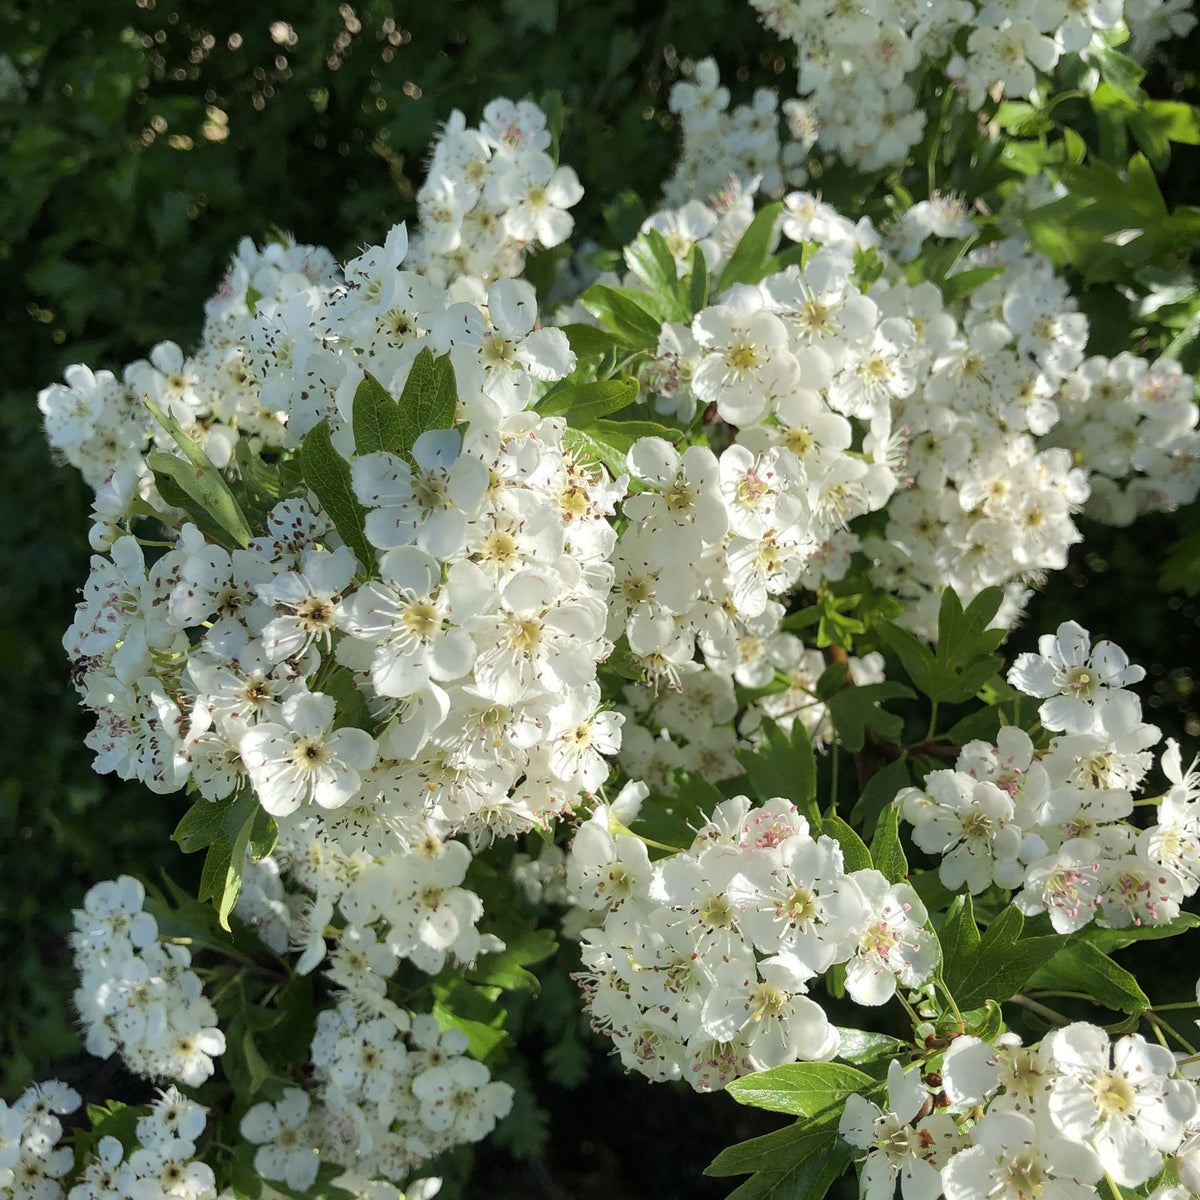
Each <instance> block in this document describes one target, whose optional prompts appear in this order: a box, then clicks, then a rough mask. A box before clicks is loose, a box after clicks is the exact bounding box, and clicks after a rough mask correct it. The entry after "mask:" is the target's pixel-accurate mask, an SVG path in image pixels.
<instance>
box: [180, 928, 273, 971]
mask: <svg viewBox="0 0 1200 1200" xmlns="http://www.w3.org/2000/svg"><path fill="white" fill-rule="evenodd" d="M159 940H160V941H164V942H170V943H172V944H173V945H175V946H187V947H189V948H196V949H199V950H215V951H216V952H217V953H218V954H223V955H224V956H225V957H226V958H232V959H234V960H235V961H236V962H239V963H241V964H242V966H244V967H245V968H246V970H247V971H253V972H254V974H255V975H261V976H262V977H263V978H264V979H283V978H284V976H283V975H281V974H280V973H279V972H278V971H272V970H271V968H270V967H265V966H263V964H262V963H259V962H255V960H254V959H252V958H251V957H250V956H249V955H246V954H243V953H242V952H241V951H240V950H235V949H234V948H233V947H232V946H226V945H225V944H224V943H222V942H209V941H206V940H205V939H204V938H197V937H167V938H161V939H159Z"/></svg>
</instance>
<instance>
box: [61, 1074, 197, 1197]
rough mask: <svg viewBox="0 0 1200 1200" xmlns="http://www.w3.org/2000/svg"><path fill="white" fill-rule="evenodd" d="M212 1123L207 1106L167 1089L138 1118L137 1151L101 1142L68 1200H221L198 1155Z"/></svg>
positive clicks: (117, 1142) (111, 1141) (115, 1141)
mask: <svg viewBox="0 0 1200 1200" xmlns="http://www.w3.org/2000/svg"><path fill="white" fill-rule="evenodd" d="M207 1118H208V1109H206V1108H205V1107H204V1106H203V1105H200V1104H197V1103H196V1102H195V1101H194V1100H188V1099H187V1098H185V1097H184V1096H182V1095H180V1093H179V1092H178V1091H177V1090H176V1089H175V1088H173V1087H172V1088H168V1089H167V1090H166V1091H165V1092H163V1093H162V1094H161V1095H160V1096H159V1097H157V1098H156V1099H155V1100H154V1101H152V1102H151V1104H150V1111H149V1112H147V1113H145V1114H144V1115H143V1116H140V1117H139V1118H138V1121H137V1126H136V1132H137V1147H136V1148H135V1149H133V1150H131V1151H129V1152H128V1153H127V1152H126V1150H125V1147H124V1146H123V1145H122V1143H121V1141H120V1140H119V1139H117V1138H116V1137H113V1136H112V1135H111V1134H106V1135H104V1136H103V1137H101V1138H100V1140H99V1141H98V1142H97V1144H96V1148H95V1150H94V1151H93V1153H92V1155H91V1157H90V1158H89V1159H88V1161H87V1162H86V1163H85V1164H84V1167H83V1169H82V1171H80V1172H79V1176H78V1182H77V1183H76V1184H75V1186H74V1187H72V1188H71V1190H70V1191H69V1192H68V1193H67V1200H167V1198H168V1197H176V1198H178V1200H216V1196H217V1189H216V1180H215V1177H214V1175H213V1170H212V1167H210V1166H209V1165H208V1164H207V1163H204V1162H201V1161H199V1159H198V1157H197V1153H196V1143H197V1141H198V1140H199V1139H200V1137H201V1136H202V1135H203V1133H204V1130H205V1125H206V1122H207Z"/></svg>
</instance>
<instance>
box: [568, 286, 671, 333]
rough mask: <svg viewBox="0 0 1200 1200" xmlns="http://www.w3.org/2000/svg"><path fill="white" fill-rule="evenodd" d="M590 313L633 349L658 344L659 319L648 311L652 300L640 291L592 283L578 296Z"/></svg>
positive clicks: (660, 325) (660, 324)
mask: <svg viewBox="0 0 1200 1200" xmlns="http://www.w3.org/2000/svg"><path fill="white" fill-rule="evenodd" d="M579 301H580V303H581V304H582V305H583V307H584V308H586V309H587V310H588V312H590V313H591V314H592V315H593V316H595V317H599V318H600V320H601V321H603V322H604V323H605V324H606V325H607V326H608V327H609V329H611V330H612V332H613V334H615V335H616V337H618V338H619V339H620V340H621V342H622V343H623V344H624V345H626V346H629V347H631V348H632V349H634V350H652V349H654V348H655V347H656V346H657V345H658V335H659V333H660V331H661V330H662V321H661V320H660V319H659V318H658V317H656V316H654V315H652V314H651V313H650V312H648V311H647V308H646V306H647V304H649V303H652V301H650V298H649V297H648V296H646V295H644V294H643V293H640V292H633V291H631V290H630V289H628V288H621V289H618V288H612V287H609V286H608V285H607V284H603V283H593V284H592V286H591V287H590V288H588V289H587V291H586V292H584V293H583V295H582V296H580V298H579Z"/></svg>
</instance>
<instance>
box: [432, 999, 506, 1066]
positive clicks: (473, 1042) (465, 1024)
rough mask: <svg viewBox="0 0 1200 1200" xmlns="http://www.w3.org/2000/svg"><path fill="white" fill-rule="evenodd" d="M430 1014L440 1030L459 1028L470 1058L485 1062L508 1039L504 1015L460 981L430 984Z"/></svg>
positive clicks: (492, 1003)
mask: <svg viewBox="0 0 1200 1200" xmlns="http://www.w3.org/2000/svg"><path fill="white" fill-rule="evenodd" d="M433 995H434V1003H433V1015H434V1016H435V1017H436V1018H437V1022H438V1025H439V1026H440V1027H441V1028H442V1029H443V1030H445V1029H461V1030H462V1032H463V1034H464V1035H465V1036H466V1039H467V1049H468V1050H469V1051H470V1054H471V1057H472V1058H477V1059H479V1061H480V1062H484V1063H486V1062H487V1061H488V1060H489V1058H490V1057H491V1056H492V1055H494V1054H496V1053H497V1052H498V1051H499V1049H500V1047H501V1046H502V1045H503V1044H504V1043H505V1042H506V1041H507V1040H508V1034H507V1032H506V1031H505V1028H504V1019H505V1017H506V1016H507V1015H508V1014H507V1013H506V1012H505V1011H504V1009H503V1008H501V1007H500V1005H499V1004H497V1003H496V1002H495V1001H494V1000H491V999H489V998H488V997H487V996H486V995H484V993H483V992H481V991H480V990H479V989H478V988H476V987H472V986H471V985H470V984H469V983H466V982H464V981H463V980H462V979H458V978H452V979H450V980H449V981H448V982H442V981H440V980H439V981H438V982H435V983H434V985H433Z"/></svg>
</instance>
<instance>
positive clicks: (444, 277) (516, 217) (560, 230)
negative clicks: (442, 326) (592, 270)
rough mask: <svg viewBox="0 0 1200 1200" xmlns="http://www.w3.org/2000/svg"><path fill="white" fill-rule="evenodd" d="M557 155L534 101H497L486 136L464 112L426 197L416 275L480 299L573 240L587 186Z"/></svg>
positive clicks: (439, 150)
mask: <svg viewBox="0 0 1200 1200" xmlns="http://www.w3.org/2000/svg"><path fill="white" fill-rule="evenodd" d="M550 148H551V133H550V130H549V129H548V128H547V127H546V114H545V113H544V112H542V110H541V109H540V108H538V106H537V105H536V104H534V103H533V102H532V101H529V100H521V101H518V102H517V103H513V101H511V100H506V99H503V98H501V99H496V100H493V101H491V103H489V104H488V105H486V106H485V108H484V110H483V120H482V122H481V123H480V125H479V127H478V128H477V129H476V128H469V127H468V126H467V122H466V118H465V117H464V116H463V114H462V113H461V112H459V111H458V110H457V109H456V110H455V111H454V112H453V113H452V114H451V116H450V119H449V120H448V121H447V122H446V124H445V125H444V126H443V127H442V129H441V130H440V131H439V133H438V136H437V138H436V139H435V140H434V143H433V151H432V155H431V157H430V162H429V168H428V170H427V172H426V175H425V181H424V183H422V185H421V188H420V190H419V191H418V192H417V208H418V211H419V213H420V219H421V236H420V237H419V238H418V239H417V240H416V242H415V244H414V246H413V264H414V268H415V269H416V270H417V271H419V272H420V273H421V274H422V275H427V276H428V277H429V279H430V280H431V281H432V282H433V283H434V284H435V285H437V286H439V287H449V286H451V285H452V284H453V287H454V289H455V290H456V291H457V292H458V293H460V294H462V295H464V296H466V297H468V298H470V299H477V298H482V294H483V290H484V289H485V288H486V286H487V284H488V283H491V282H492V281H494V280H495V279H497V278H499V277H511V276H515V275H519V274H520V273H521V270H522V268H523V267H524V266H525V255H526V253H528V252H529V251H531V250H537V249H548V248H550V247H551V246H557V245H559V244H560V243H561V242H565V241H566V240H567V238H568V237H569V236H570V234H571V230H572V229H573V228H574V224H575V223H574V221H573V220H572V218H571V215H570V213H569V212H567V209H569V208H571V207H572V206H574V205H575V204H577V203H578V202H579V200H580V199H581V197H582V196H583V188H582V187H580V185H579V179H578V178H577V177H576V175H575V172H574V171H573V170H572V169H571V168H570V167H567V166H557V165H556V164H555V160H554V159H553V158H551V156H550V155H549V154H548V153H547V150H549V149H550Z"/></svg>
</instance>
